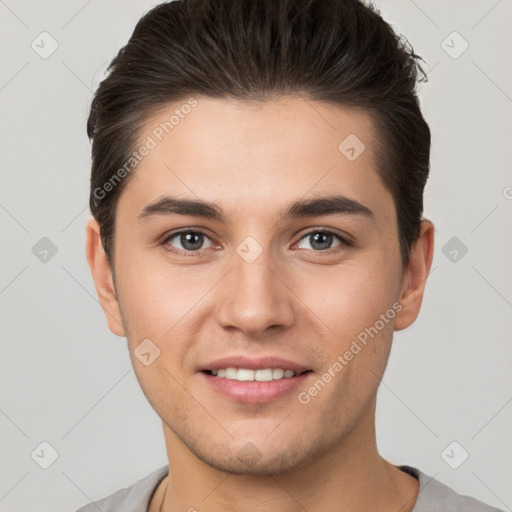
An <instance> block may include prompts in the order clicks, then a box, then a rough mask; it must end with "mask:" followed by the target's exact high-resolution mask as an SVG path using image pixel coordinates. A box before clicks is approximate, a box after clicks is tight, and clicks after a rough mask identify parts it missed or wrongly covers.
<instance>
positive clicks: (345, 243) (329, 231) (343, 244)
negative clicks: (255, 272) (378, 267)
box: [162, 228, 353, 257]
mask: <svg viewBox="0 0 512 512" xmlns="http://www.w3.org/2000/svg"><path fill="white" fill-rule="evenodd" d="M188 233H194V234H201V235H203V236H205V237H206V238H210V237H209V236H208V235H207V234H206V233H205V232H204V231H202V230H201V229H183V230H181V231H176V232H174V233H171V234H170V235H169V236H167V237H165V239H164V240H163V242H162V245H164V246H167V244H168V242H169V240H171V239H172V238H174V237H176V236H178V235H183V234H188ZM316 233H323V234H324V233H327V234H329V235H334V236H335V237H336V238H337V239H338V240H339V242H340V244H339V245H337V246H335V247H331V248H329V249H324V250H318V251H315V250H313V249H306V250H311V251H313V252H315V253H328V252H330V251H333V250H336V249H341V248H343V247H344V248H348V247H352V245H353V243H352V242H351V241H350V240H348V239H347V238H345V237H344V236H342V235H341V234H340V233H339V232H338V231H336V230H335V229H331V228H321V229H313V230H311V231H308V232H307V233H304V234H303V235H302V236H301V237H300V238H299V241H300V240H303V239H304V238H307V237H308V236H311V235H313V234H316ZM166 249H167V250H168V251H171V252H172V253H174V254H178V255H181V256H186V257H197V256H201V255H202V251H203V250H204V249H199V250H197V251H182V250H181V249H176V248H175V247H172V246H167V247H166Z"/></svg>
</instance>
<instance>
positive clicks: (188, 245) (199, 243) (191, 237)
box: [163, 231, 212, 253]
mask: <svg viewBox="0 0 512 512" xmlns="http://www.w3.org/2000/svg"><path fill="white" fill-rule="evenodd" d="M205 240H208V241H209V244H210V245H207V246H206V247H204V246H203V244H204V242H205ZM163 243H164V245H170V246H171V247H173V248H174V249H176V251H177V252H180V253H184V252H197V251H199V250H201V249H206V248H209V247H211V246H212V241H211V240H210V239H209V238H208V237H207V236H206V234H205V233H203V232H202V231H180V232H178V233H174V234H172V235H171V236H169V237H167V238H166V239H165V240H164V242H163ZM175 244H178V246H176V245H175ZM180 246H181V247H180Z"/></svg>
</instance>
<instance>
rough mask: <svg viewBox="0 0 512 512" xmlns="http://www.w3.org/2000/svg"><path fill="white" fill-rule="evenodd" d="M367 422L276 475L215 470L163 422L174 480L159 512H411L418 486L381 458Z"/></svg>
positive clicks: (160, 498)
mask: <svg viewBox="0 0 512 512" xmlns="http://www.w3.org/2000/svg"><path fill="white" fill-rule="evenodd" d="M368 420H369V421H366V422H363V424H358V425H356V427H354V428H353V429H352V431H351V432H350V433H349V434H348V435H347V436H346V437H345V438H344V439H343V440H342V441H341V442H340V443H338V445H337V446H335V447H333V448H332V449H330V450H329V451H327V452H326V453H323V454H321V455H320V456H316V457H315V459H314V460H313V461H311V462H309V463H307V464H305V465H303V466H301V467H298V468H295V469H294V470H293V471H289V472H286V473H280V474H274V475H236V474H229V473H225V472H223V471H220V470H218V469H216V468H214V467H211V466H210V465H208V464H205V463H204V462H202V461H201V460H199V459H198V458H197V457H196V456H195V455H194V454H193V453H191V452H190V451H189V450H188V448H187V447H186V446H185V445H183V444H182V443H181V441H180V440H179V439H178V438H177V437H176V435H175V434H174V433H173V432H172V431H170V430H169V428H168V427H167V426H166V425H165V424H164V425H163V428H164V435H165V440H166V447H167V455H168V458H169V461H170V463H169V476H168V478H166V479H165V480H164V481H163V482H162V486H161V488H159V489H158V491H157V493H156V494H155V497H154V500H153V501H154V502H155V503H157V507H155V509H154V510H160V511H161V512H178V511H184V510H186V511H190V512H194V511H199V510H218V511H222V512H231V511H233V512H234V511H239V510H244V512H260V511H261V510H265V511H266V512H273V511H276V512H277V511H279V512H296V511H297V510H308V512H320V511H325V510H333V511H338V510H339V511H340V512H341V511H345V510H379V511H384V512H386V511H388V510H389V511H393V512H396V510H400V511H401V512H410V511H412V509H413V507H414V503H415V500H416V497H417V494H418V489H419V483H418V481H417V480H416V479H415V478H413V477H412V476H410V475H408V474H406V473H403V472H402V471H400V470H399V469H397V468H396V467H395V466H393V465H391V464H390V463H388V462H387V461H385V460H384V459H383V458H382V457H380V455H379V454H378V451H377V447H376V441H375V427H374V417H373V414H372V415H371V418H368ZM164 494H165V499H164ZM150 510H151V511H153V502H152V507H151V509H150Z"/></svg>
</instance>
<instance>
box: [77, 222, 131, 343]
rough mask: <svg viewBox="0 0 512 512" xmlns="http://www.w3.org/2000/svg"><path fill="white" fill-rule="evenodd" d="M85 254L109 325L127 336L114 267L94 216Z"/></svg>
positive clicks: (90, 224)
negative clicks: (117, 292)
mask: <svg viewBox="0 0 512 512" xmlns="http://www.w3.org/2000/svg"><path fill="white" fill-rule="evenodd" d="M85 254H86V257H87V262H88V263H89V268H90V269H91V274H92V278H93V280H94V286H95V287H96V293H97V294H98V299H99V301H100V304H101V307H102V309H103V312H104V313H105V316H106V318H107V322H108V326H109V328H110V330H111V331H112V332H113V333H114V334H116V335H117V336H125V330H124V327H123V323H122V317H121V311H120V308H119V302H118V300H117V294H116V290H115V287H114V279H113V276H112V268H111V267H110V263H109V262H108V259H107V255H106V254H105V251H104V249H103V244H102V243H101V237H100V226H99V224H98V222H97V221H96V219H94V218H92V219H90V220H89V221H88V222H87V226H86V244H85Z"/></svg>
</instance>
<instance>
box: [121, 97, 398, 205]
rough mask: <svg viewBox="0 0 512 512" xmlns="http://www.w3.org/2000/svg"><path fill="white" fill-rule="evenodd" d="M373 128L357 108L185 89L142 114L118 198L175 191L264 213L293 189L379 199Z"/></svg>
mask: <svg viewBox="0 0 512 512" xmlns="http://www.w3.org/2000/svg"><path fill="white" fill-rule="evenodd" d="M187 100H188V101H187ZM187 105H189V106H188V107H186V106H187ZM190 105H193V106H192V107H191V106H190ZM185 107H186V108H185ZM375 136H376V135H375V131H374V126H373V123H372V121H371V119H370V117H369V115H368V114H366V113H365V112H363V111H361V110H357V109H349V108H345V107H339V106H334V105H332V104H328V103H324V102H318V101H310V100H307V99H304V98H300V97H289V96H288V97H283V98H281V99H279V100H272V101H266V102H242V101H234V100H225V99H213V98H206V97H202V96H196V97H194V99H193V101H191V100H190V99H184V100H182V101H179V102H174V103H172V104H169V105H168V106H167V107H166V108H165V109H163V110H161V111H160V112H159V113H158V114H157V115H154V116H153V117H151V118H150V119H149V120H148V121H147V123H146V124H145V126H144V128H143V130H142V131H141V134H140V137H139V145H140V146H143V145H146V146H147V147H150V148H151V149H149V150H148V151H147V152H145V153H146V154H145V156H143V157H142V158H140V161H139V163H138V165H137V167H136V170H135V175H134V176H133V177H132V179H131V180H130V182H129V183H128V184H127V187H126V188H125V190H124V191H123V194H121V198H120V202H122V201H123V200H124V201H129V202H130V204H131V205H132V206H135V205H136V206H138V207H139V208H140V209H142V208H143V207H144V206H145V205H146V204H147V203H149V202H151V201H154V200H155V199H157V198H158V197H160V196H162V195H165V194H172V195H176V194H178V195H183V196H186V197H195V198H198V197H199V198H201V199H202V200H205V201H211V202H215V203H217V204H219V203H222V204H223V205H224V206H225V209H226V210H228V213H229V210H230V209H232V210H233V211H235V210H236V211H238V212H239V211H240V209H244V208H245V209H247V208H248V207H249V206H250V207H251V210H252V211H253V212H255V211H257V210H258V208H260V207H261V210H262V213H263V212H268V214H269V215H271V212H272V211H273V210H274V209H282V207H283V206H284V205H286V204H288V203H289V202H291V201H295V200H297V199H298V198H301V197H307V196H309V195H311V196H315V195H316V196H318V195H325V194H326V193H328V194H333V193H340V194H343V195H344V196H346V197H349V198H352V199H354V200H358V201H360V202H362V203H363V204H364V203H372V204H373V206H374V207H375V208H377V209H378V208H384V209H386V208H387V207H389V201H390V199H391V198H390V194H389V193H388V191H387V190H386V189H385V187H384V186H383V184H382V182H381V180H380V177H379V176H378V173H377V170H376V169H377V165H376V159H375V152H374V148H375V141H376V139H375ZM123 196H128V199H126V198H124V197H123ZM379 203H381V204H379ZM391 206H392V205H391Z"/></svg>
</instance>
